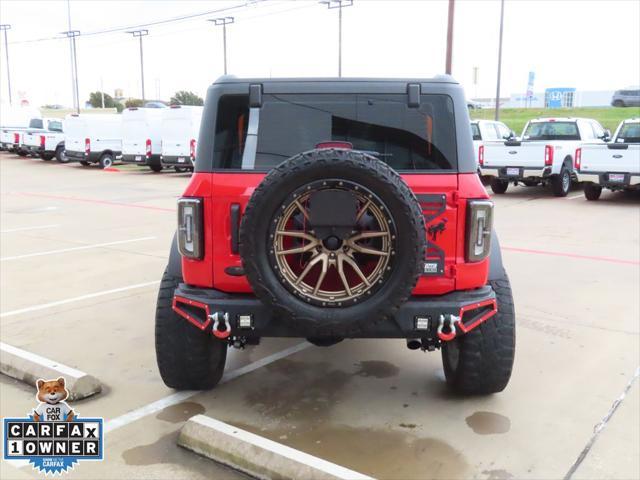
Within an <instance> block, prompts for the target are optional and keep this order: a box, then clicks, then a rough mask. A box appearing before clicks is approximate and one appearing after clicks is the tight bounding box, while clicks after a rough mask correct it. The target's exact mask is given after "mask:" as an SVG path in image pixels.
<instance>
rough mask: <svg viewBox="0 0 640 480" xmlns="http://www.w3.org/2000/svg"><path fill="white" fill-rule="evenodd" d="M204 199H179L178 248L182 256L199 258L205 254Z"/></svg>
mask: <svg viewBox="0 0 640 480" xmlns="http://www.w3.org/2000/svg"><path fill="white" fill-rule="evenodd" d="M203 244H204V242H203V224H202V199H201V198H189V197H184V198H181V199H180V200H178V250H179V251H180V253H181V254H182V256H184V257H187V258H194V259H199V258H202V255H203V253H204V252H203Z"/></svg>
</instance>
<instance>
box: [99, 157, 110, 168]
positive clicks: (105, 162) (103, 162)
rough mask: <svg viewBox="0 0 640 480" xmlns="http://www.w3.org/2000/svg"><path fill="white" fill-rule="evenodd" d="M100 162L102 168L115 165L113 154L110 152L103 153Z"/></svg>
mask: <svg viewBox="0 0 640 480" xmlns="http://www.w3.org/2000/svg"><path fill="white" fill-rule="evenodd" d="M98 163H99V164H100V168H111V167H113V155H111V154H110V153H104V154H102V156H101V157H100V161H99V162H98Z"/></svg>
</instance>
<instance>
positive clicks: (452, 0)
mask: <svg viewBox="0 0 640 480" xmlns="http://www.w3.org/2000/svg"><path fill="white" fill-rule="evenodd" d="M454 7H455V0H449V16H448V19H447V59H446V65H445V73H446V74H447V75H451V57H452V56H453V11H454Z"/></svg>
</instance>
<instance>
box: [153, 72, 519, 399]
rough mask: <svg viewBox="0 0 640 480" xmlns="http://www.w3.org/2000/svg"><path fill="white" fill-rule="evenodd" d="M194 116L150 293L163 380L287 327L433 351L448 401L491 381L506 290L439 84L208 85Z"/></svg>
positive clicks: (207, 382)
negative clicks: (182, 180) (178, 193)
mask: <svg viewBox="0 0 640 480" xmlns="http://www.w3.org/2000/svg"><path fill="white" fill-rule="evenodd" d="M345 92H349V93H345ZM454 112H455V113H454ZM203 118H204V119H205V122H207V123H203V126H202V128H201V132H202V134H201V135H200V138H199V146H198V155H197V161H196V172H195V174H194V177H193V180H192V182H191V183H190V186H189V187H188V188H187V189H186V191H185V193H184V196H183V197H182V198H181V199H180V200H179V201H178V232H177V236H176V241H175V243H174V245H173V247H172V251H171V257H170V259H169V264H168V267H167V270H166V271H165V273H164V275H163V278H162V283H161V285H160V293H159V296H158V309H157V315H156V352H157V357H158V366H159V369H160V374H161V376H162V378H163V380H164V381H165V383H166V384H167V385H168V386H171V387H173V388H177V389H202V388H211V387H213V386H214V385H215V384H216V383H217V382H218V381H219V379H220V378H221V375H222V371H223V370H224V365H225V357H226V351H227V345H234V346H236V347H240V348H241V347H243V346H244V345H245V344H255V343H258V342H259V341H260V339H261V338H263V337H301V338H306V339H308V340H309V341H310V342H311V343H314V344H316V345H318V346H330V345H333V344H335V343H337V342H339V341H341V340H342V339H344V338H402V339H406V345H407V347H408V348H409V349H412V350H416V349H422V350H424V351H427V350H428V351H434V350H436V349H440V348H441V349H442V360H443V364H444V368H445V374H446V378H447V383H448V384H449V385H450V387H451V388H452V389H453V390H454V391H456V392H458V393H465V394H478V393H484V394H486V393H494V392H499V391H501V390H503V389H504V388H505V387H506V385H507V383H508V381H509V377H510V375H511V367H512V364H513V358H514V351H515V314H514V309H513V300H512V298H511V289H510V284H509V279H508V277H507V274H506V272H505V271H504V268H503V267H502V261H501V255H500V249H499V246H498V243H497V237H496V233H495V232H494V231H493V230H492V219H493V204H492V203H491V202H490V201H489V199H488V196H487V194H486V191H485V190H484V188H483V187H482V185H481V183H480V180H479V177H478V175H477V173H476V171H477V165H476V161H475V158H474V155H473V144H472V142H471V135H469V120H468V113H467V109H466V103H465V101H464V94H463V92H462V88H461V87H460V86H459V85H458V84H457V83H456V82H455V81H454V80H452V79H451V77H448V76H442V77H436V78H434V79H429V80H422V81H401V80H395V81H393V80H378V79H372V80H360V81H357V82H355V81H343V80H315V81H309V80H304V81H301V80H270V79H261V80H240V79H232V78H223V79H221V80H219V81H217V82H216V83H214V84H213V85H212V86H211V87H210V89H209V93H208V96H207V102H206V106H205V114H204V115H203ZM456 125H457V126H458V130H457V131H456ZM210 132H215V134H212V133H210ZM456 138H457V141H456ZM283 160H285V161H283ZM266 172H269V173H268V174H266ZM265 174H266V175H265ZM254 189H255V191H254ZM223 226H230V229H229V230H223V228H226V227H223ZM223 231H224V232H228V233H225V234H222V232H223ZM212 232H219V233H213V234H212ZM492 245H493V247H492ZM456 252H465V253H464V254H459V255H458V256H456ZM472 359H473V360H472Z"/></svg>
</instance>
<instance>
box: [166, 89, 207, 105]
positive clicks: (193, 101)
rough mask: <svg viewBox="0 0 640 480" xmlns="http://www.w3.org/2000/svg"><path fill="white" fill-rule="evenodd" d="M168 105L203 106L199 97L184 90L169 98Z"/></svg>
mask: <svg viewBox="0 0 640 480" xmlns="http://www.w3.org/2000/svg"><path fill="white" fill-rule="evenodd" d="M170 103H171V105H204V101H203V100H202V98H201V97H199V96H198V95H196V94H195V93H193V92H187V91H186V90H180V91H178V92H176V94H175V95H174V96H173V97H171V101H170Z"/></svg>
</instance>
